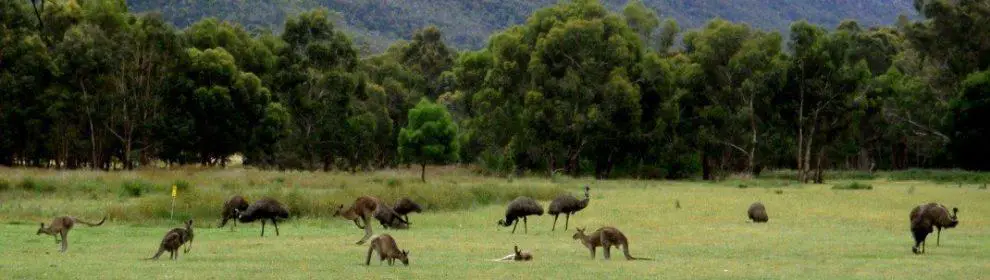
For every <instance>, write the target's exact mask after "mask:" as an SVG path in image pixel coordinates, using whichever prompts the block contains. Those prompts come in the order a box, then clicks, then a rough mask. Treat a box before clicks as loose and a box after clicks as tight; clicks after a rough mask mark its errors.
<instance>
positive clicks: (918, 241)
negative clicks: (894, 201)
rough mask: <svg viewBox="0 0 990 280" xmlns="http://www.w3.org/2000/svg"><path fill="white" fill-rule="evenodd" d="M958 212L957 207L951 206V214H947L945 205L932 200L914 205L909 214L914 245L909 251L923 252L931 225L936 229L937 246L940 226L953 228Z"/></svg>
mask: <svg viewBox="0 0 990 280" xmlns="http://www.w3.org/2000/svg"><path fill="white" fill-rule="evenodd" d="M958 212H959V208H955V207H953V208H952V215H949V209H948V208H946V207H945V205H941V204H938V203H934V202H932V203H928V204H922V205H919V206H917V207H914V209H912V210H911V214H910V218H911V233H912V235H913V236H914V247H911V252H914V253H915V254H922V253H924V252H925V239H926V238H927V237H928V234H930V233H932V227H935V228H937V229H938V235H937V236H936V237H935V246H939V243H940V242H939V239H941V235H942V228H954V227H956V226H957V225H959V219H958V217H957V214H958ZM919 247H920V248H919Z"/></svg>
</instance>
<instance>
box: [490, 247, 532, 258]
mask: <svg viewBox="0 0 990 280" xmlns="http://www.w3.org/2000/svg"><path fill="white" fill-rule="evenodd" d="M512 249H513V250H515V251H516V252H515V253H513V254H511V255H508V256H505V257H503V258H501V259H497V260H495V261H517V262H519V261H531V260H533V254H530V253H529V252H527V251H519V246H513V247H512Z"/></svg>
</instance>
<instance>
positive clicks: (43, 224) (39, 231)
mask: <svg viewBox="0 0 990 280" xmlns="http://www.w3.org/2000/svg"><path fill="white" fill-rule="evenodd" d="M42 233H45V223H41V227H40V228H38V232H37V233H35V234H34V235H40V234H42Z"/></svg>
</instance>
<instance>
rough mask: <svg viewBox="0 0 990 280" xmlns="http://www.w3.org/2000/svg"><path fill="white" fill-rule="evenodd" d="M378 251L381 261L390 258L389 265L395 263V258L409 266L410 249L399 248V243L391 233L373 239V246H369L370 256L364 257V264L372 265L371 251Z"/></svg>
mask: <svg viewBox="0 0 990 280" xmlns="http://www.w3.org/2000/svg"><path fill="white" fill-rule="evenodd" d="M375 251H377V252H378V257H379V258H381V260H379V263H380V262H383V261H385V260H388V265H392V264H394V263H395V259H399V260H400V261H402V264H403V265H405V266H409V251H402V250H399V245H396V244H395V239H394V238H392V236H391V235H388V234H382V235H379V236H377V237H375V238H373V239H371V246H369V247H368V256H367V257H365V259H364V265H371V253H372V252H375Z"/></svg>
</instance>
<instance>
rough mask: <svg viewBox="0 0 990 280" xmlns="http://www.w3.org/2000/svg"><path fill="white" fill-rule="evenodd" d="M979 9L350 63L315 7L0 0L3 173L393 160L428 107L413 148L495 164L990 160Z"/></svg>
mask: <svg viewBox="0 0 990 280" xmlns="http://www.w3.org/2000/svg"><path fill="white" fill-rule="evenodd" d="M40 3H47V4H43V5H42V4H40ZM987 5H988V1H987V0H978V1H976V0H974V1H959V2H948V1H920V0H919V1H917V5H916V7H917V8H918V11H919V12H920V13H921V14H922V15H923V16H924V19H923V20H920V21H914V22H912V21H910V20H908V19H907V18H901V20H900V21H898V22H897V23H895V24H894V25H892V26H889V27H877V28H863V27H861V26H859V24H857V23H856V22H852V21H847V22H843V23H842V24H840V25H839V26H837V27H835V28H834V29H827V28H824V27H820V26H815V25H812V24H809V23H806V22H795V23H794V24H793V25H792V26H791V30H790V32H789V37H788V38H784V37H782V36H781V35H780V34H779V33H776V32H764V31H760V30H758V29H754V28H752V27H750V26H748V25H746V24H742V23H733V22H728V21H725V20H719V19H715V20H712V21H710V22H709V23H708V24H707V25H705V26H704V27H703V28H701V29H698V30H690V31H687V32H682V31H681V30H680V28H679V27H678V24H677V22H676V21H674V20H672V19H666V20H664V19H660V18H658V17H657V15H656V13H655V12H654V11H652V10H650V9H648V8H646V7H645V6H644V5H643V4H642V3H641V2H639V1H632V2H630V3H629V4H627V5H626V7H625V9H623V11H622V12H621V13H614V12H610V11H609V10H608V9H607V8H606V7H605V6H603V5H601V4H600V3H598V2H597V1H588V0H578V1H572V2H567V3H562V4H558V5H556V6H552V7H549V8H545V9H541V10H538V11H537V12H535V13H534V14H533V15H532V16H531V17H530V18H529V19H528V20H527V21H526V23H525V24H522V25H518V26H513V27H510V28H508V29H506V30H504V31H502V32H500V33H497V34H495V35H493V36H491V37H490V38H489V40H488V45H487V46H486V47H485V48H484V49H481V50H478V51H469V52H463V53H456V52H455V51H453V50H452V49H451V48H449V47H447V46H446V45H445V43H444V41H443V39H442V36H441V33H440V31H439V30H438V29H437V28H434V27H426V28H423V29H420V30H418V31H416V33H415V34H414V36H413V38H412V39H411V40H409V41H403V42H398V43H396V44H394V45H392V46H391V47H390V48H389V49H388V50H387V51H386V52H385V53H383V54H380V55H377V56H373V57H368V58H360V57H359V56H358V51H357V50H356V47H355V45H354V44H353V43H352V41H351V40H350V39H349V38H348V36H346V35H345V34H344V33H342V32H341V30H340V29H339V28H337V27H335V26H334V25H333V23H332V21H331V20H330V19H328V14H329V13H328V11H326V10H313V11H309V12H304V13H301V14H299V15H296V16H294V17H290V18H289V19H287V20H286V22H285V23H284V29H283V30H281V31H280V32H278V33H277V34H276V33H274V32H265V31H262V32H254V33H251V32H248V31H246V30H245V29H244V28H242V27H241V26H239V25H237V24H233V23H229V22H221V21H218V20H214V19H206V20H203V21H199V22H196V23H194V24H192V25H191V26H189V27H188V28H186V29H184V30H176V29H175V28H174V27H172V26H171V25H169V24H167V23H165V22H164V21H163V20H162V18H161V17H160V16H159V15H157V14H153V13H152V14H132V13H129V12H128V11H127V7H126V4H125V3H124V1H122V0H88V1H67V2H60V1H54V2H51V1H4V2H2V4H0V13H2V14H0V15H2V17H0V20H2V21H3V22H2V27H0V28H2V30H0V31H3V32H0V36H2V37H0V43H2V44H0V46H2V49H0V89H2V92H0V95H2V96H0V97H2V100H3V102H2V104H0V164H2V165H9V166H39V167H55V168H101V169H111V168H132V167H134V166H139V165H150V164H154V163H156V162H165V163H167V164H189V163H200V164H206V165H224V164H226V163H227V160H228V158H230V156H232V155H242V156H243V157H244V159H245V164H249V165H253V166H258V167H261V168H279V169H323V170H330V169H345V170H352V171H354V170H362V169H363V170H367V169H374V168H384V167H389V166H394V165H396V164H400V163H403V162H405V161H404V160H403V157H402V156H400V154H399V152H398V151H400V150H401V149H400V147H399V140H398V139H399V138H400V137H399V134H400V128H404V127H407V125H408V123H409V121H408V119H409V118H410V116H409V113H410V109H411V108H413V107H414V106H416V104H417V103H419V101H420V99H423V98H425V99H428V100H434V101H435V102H436V103H438V104H441V105H444V106H442V108H446V109H447V110H449V112H450V115H452V116H453V120H454V122H456V124H457V126H458V128H457V129H456V131H457V136H456V139H457V140H456V143H454V144H453V145H450V146H449V147H433V146H431V147H426V148H424V149H422V150H423V151H427V153H428V152H429V151H431V150H436V149H454V150H455V151H456V152H457V156H449V157H446V156H445V157H443V159H447V160H455V161H457V162H461V163H469V164H476V165H477V166H479V167H481V169H482V170H484V171H486V172H490V173H493V174H510V173H517V172H525V171H534V172H538V173H543V174H554V173H567V174H573V175H595V176H598V177H646V178H685V177H693V176H698V175H701V176H702V177H704V178H705V179H715V178H718V177H720V176H723V175H724V174H727V173H729V172H753V173H756V174H758V173H759V172H760V170H761V169H763V168H794V169H797V170H800V174H801V175H800V176H799V177H800V179H801V180H802V181H821V180H823V178H824V176H823V175H822V172H823V171H822V170H826V169H862V170H873V169H904V168H911V167H922V168H954V167H962V168H967V169H980V170H986V169H990V163H988V161H986V160H984V159H985V158H986V157H985V156H986V155H990V148H987V145H985V144H984V141H985V140H983V139H987V138H986V137H985V135H986V134H987V133H988V132H990V131H988V129H987V127H988V124H987V123H986V122H985V121H984V120H986V119H988V118H987V117H990V116H988V115H990V111H988V109H990V107H988V106H990V102H988V97H990V71H988V66H990V44H986V42H987V41H990V31H988V29H985V28H983V26H986V24H987V23H990V22H988V21H990V11H988V10H987V9H986V8H985V7H986V6H987ZM960 22H963V23H967V24H960ZM679 35H683V36H679ZM676 38H683V41H682V42H680V44H676V43H677V42H676V40H677V39H676ZM431 114H432V113H431ZM414 126H416V127H418V128H422V129H424V131H429V130H444V131H452V130H450V129H449V128H447V126H436V127H434V125H432V124H429V123H427V124H425V125H424V124H423V123H422V122H421V121H417V122H416V124H414ZM439 127H443V129H441V128H439ZM408 133H409V135H407V136H408V137H414V136H415V137H420V138H423V139H428V138H429V137H424V136H423V135H421V134H416V133H413V132H408ZM417 133H418V132H417ZM414 134H415V135H414ZM426 135H428V133H427V134H426ZM458 147H459V148H458ZM405 159H406V160H415V159H416V158H415V157H408V156H407V157H406V158H405ZM417 163H418V162H417Z"/></svg>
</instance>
